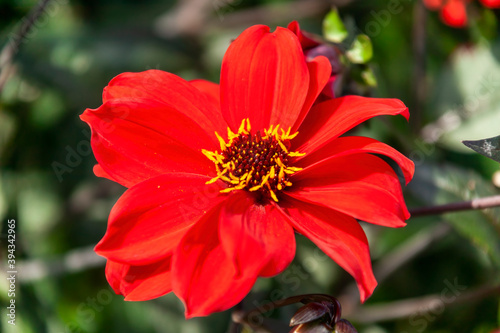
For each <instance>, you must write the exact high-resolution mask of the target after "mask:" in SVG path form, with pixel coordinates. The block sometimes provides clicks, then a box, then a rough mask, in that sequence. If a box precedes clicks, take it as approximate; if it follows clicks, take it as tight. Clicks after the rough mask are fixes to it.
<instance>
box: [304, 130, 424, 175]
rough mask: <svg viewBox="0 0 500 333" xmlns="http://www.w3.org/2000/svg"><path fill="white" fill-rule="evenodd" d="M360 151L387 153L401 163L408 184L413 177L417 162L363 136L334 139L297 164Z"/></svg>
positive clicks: (305, 164) (305, 163)
mask: <svg viewBox="0 0 500 333" xmlns="http://www.w3.org/2000/svg"><path fill="white" fill-rule="evenodd" d="M358 153H373V154H381V155H385V156H387V157H389V158H391V159H393V160H394V161H395V162H396V163H397V164H398V165H399V167H400V168H401V170H402V171H403V174H404V176H405V180H406V184H408V182H410V180H411V179H412V178H413V174H414V172H415V164H414V163H413V162H412V161H411V160H410V159H408V158H407V157H405V156H404V155H403V154H401V153H400V152H398V151H397V150H396V149H394V148H392V147H390V146H388V145H386V144H385V143H382V142H380V141H377V140H375V139H371V138H366V137H362V136H346V137H340V138H337V139H335V140H332V141H330V142H329V143H328V144H326V145H324V146H323V147H322V148H320V149H318V150H316V151H314V152H312V153H311V154H309V155H305V156H304V157H302V158H301V159H300V160H297V162H296V163H295V165H296V166H298V167H306V166H308V165H312V164H314V163H317V162H319V161H321V160H323V159H325V158H329V157H333V156H337V157H338V156H343V155H351V154H358Z"/></svg>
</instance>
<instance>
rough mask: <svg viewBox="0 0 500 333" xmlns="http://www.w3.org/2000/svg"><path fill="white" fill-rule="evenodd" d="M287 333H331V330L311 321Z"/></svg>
mask: <svg viewBox="0 0 500 333" xmlns="http://www.w3.org/2000/svg"><path fill="white" fill-rule="evenodd" d="M289 333H332V329H331V328H328V327H327V326H326V325H325V324H321V323H319V322H317V321H313V322H310V323H305V324H300V325H298V326H295V327H294V328H292V330H291V331H290V332H289Z"/></svg>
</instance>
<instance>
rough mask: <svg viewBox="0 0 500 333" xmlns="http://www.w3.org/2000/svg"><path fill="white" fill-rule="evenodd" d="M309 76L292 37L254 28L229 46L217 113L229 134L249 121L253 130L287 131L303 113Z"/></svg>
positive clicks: (279, 30) (279, 31)
mask: <svg viewBox="0 0 500 333" xmlns="http://www.w3.org/2000/svg"><path fill="white" fill-rule="evenodd" d="M308 87H309V73H308V70H307V65H306V62H305V59H304V55H303V53H302V49H301V47H300V44H299V41H298V39H297V37H296V36H295V35H294V34H293V32H291V31H290V30H288V29H285V28H280V27H278V28H277V29H276V31H275V32H274V33H269V27H266V26H263V25H256V26H253V27H251V28H248V29H246V30H245V31H244V32H243V33H242V34H241V35H240V36H239V37H238V38H236V40H235V41H234V42H232V43H231V45H230V46H229V48H228V50H227V52H226V54H225V56H224V59H223V61H222V68H221V106H222V113H223V115H224V118H225V119H226V121H227V123H228V124H229V126H230V127H231V129H232V130H233V131H235V130H237V129H238V127H239V125H240V123H241V121H242V119H244V118H250V122H251V124H252V127H253V128H254V129H257V130H262V129H264V128H268V127H269V125H270V124H273V125H277V124H280V125H281V128H283V129H285V130H286V129H287V128H288V127H291V126H292V125H293V124H294V123H295V121H296V120H297V117H298V115H299V113H300V111H301V109H302V106H303V104H304V101H305V99H306V95H307V91H308Z"/></svg>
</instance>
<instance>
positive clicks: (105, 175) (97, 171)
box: [92, 164, 116, 182]
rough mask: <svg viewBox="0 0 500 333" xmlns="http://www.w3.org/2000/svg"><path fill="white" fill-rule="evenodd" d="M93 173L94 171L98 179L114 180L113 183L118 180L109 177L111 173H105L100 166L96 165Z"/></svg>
mask: <svg viewBox="0 0 500 333" xmlns="http://www.w3.org/2000/svg"><path fill="white" fill-rule="evenodd" d="M92 171H94V174H95V175H96V176H97V177H102V178H107V179H109V180H112V181H114V182H116V179H114V178H113V177H111V176H110V175H109V173H107V172H106V171H104V169H103V168H102V166H100V165H99V164H96V165H94V168H93V170H92Z"/></svg>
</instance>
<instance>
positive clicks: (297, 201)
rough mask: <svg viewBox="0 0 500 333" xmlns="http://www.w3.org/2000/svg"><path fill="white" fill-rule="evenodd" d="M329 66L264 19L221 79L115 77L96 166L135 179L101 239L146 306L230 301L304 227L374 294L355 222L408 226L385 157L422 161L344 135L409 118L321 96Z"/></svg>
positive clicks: (100, 249) (103, 110) (90, 118)
mask: <svg viewBox="0 0 500 333" xmlns="http://www.w3.org/2000/svg"><path fill="white" fill-rule="evenodd" d="M330 73H331V65H330V62H329V61H328V59H326V58H325V57H322V56H319V57H316V58H314V59H311V60H310V61H306V59H305V57H304V54H303V51H302V48H301V45H300V43H299V39H298V38H297V36H296V35H295V34H294V33H293V32H291V31H290V30H288V29H284V28H279V27H278V28H277V29H276V31H275V32H273V33H270V32H269V28H268V27H266V26H262V25H257V26H253V27H250V28H249V29H247V30H245V31H244V32H243V33H242V34H241V35H240V36H239V37H238V38H237V39H236V40H235V41H234V42H233V43H232V44H231V45H230V47H229V48H228V50H227V52H226V54H225V56H224V59H223V63H222V70H221V79H220V86H219V85H217V84H214V83H210V82H207V81H203V80H195V81H189V82H188V81H185V80H183V79H181V78H180V77H178V76H176V75H173V74H170V73H166V72H163V71H159V70H149V71H146V72H142V73H124V74H121V75H119V76H117V77H115V78H114V79H113V80H111V82H110V83H109V85H108V86H107V87H106V88H105V89H104V93H103V104H102V106H100V107H99V108H97V109H93V110H92V109H87V110H86V111H85V112H84V113H83V114H82V116H81V119H82V120H83V121H85V122H86V123H88V124H89V126H90V127H91V129H92V138H91V144H92V149H93V152H94V155H95V157H96V159H97V162H98V164H97V165H96V166H95V168H94V172H95V174H96V175H98V176H101V177H105V178H108V179H111V180H113V181H116V182H118V183H120V184H122V185H124V186H126V187H128V189H127V191H126V192H125V193H124V194H123V195H122V197H121V198H120V199H119V200H118V201H117V203H116V204H115V206H114V207H113V209H112V211H111V213H110V216H109V221H108V229H107V231H106V234H105V235H104V237H103V239H102V240H101V241H100V242H99V244H98V245H97V246H96V248H95V250H96V252H97V253H98V254H100V255H102V256H104V257H106V258H107V265H106V276H107V279H108V281H109V283H110V285H111V286H112V288H113V289H114V290H115V292H116V293H118V294H121V295H124V296H125V299H126V300H131V301H140V300H148V299H152V298H156V297H159V296H162V295H164V294H166V293H169V292H172V291H173V292H174V293H175V294H176V295H177V296H178V297H179V298H180V299H181V300H182V301H183V302H184V304H185V307H186V316H187V317H193V316H203V315H208V314H210V313H213V312H215V311H222V310H225V309H228V308H230V307H232V306H234V305H235V304H237V303H238V302H239V301H241V299H242V298H243V297H244V296H245V295H246V294H247V293H248V292H249V291H250V289H251V288H252V286H253V284H254V282H255V280H256V279H257V278H258V277H270V276H274V275H276V274H279V273H280V272H282V271H283V270H284V269H285V268H286V267H287V266H288V265H289V264H290V262H291V261H292V259H293V257H294V255H295V233H296V232H298V233H300V234H302V235H304V236H306V237H308V238H309V239H311V240H312V241H313V242H314V243H315V244H316V245H317V246H318V247H319V248H321V249H322V250H323V251H324V252H325V253H326V254H328V255H329V256H330V257H331V258H332V259H333V260H335V261H336V262H337V263H338V264H339V265H340V266H342V267H343V268H344V269H345V270H346V271H347V272H349V273H350V274H351V275H352V276H353V277H354V278H355V279H356V281H357V283H358V286H359V290H360V295H361V300H362V301H364V300H365V299H366V298H367V297H369V296H370V295H371V294H372V292H373V290H374V288H375V286H376V284H377V282H376V281H375V278H374V276H373V272H372V268H371V261H370V254H369V248H368V243H367V239H366V236H365V234H364V232H363V230H362V228H361V227H360V225H359V223H358V222H357V221H356V219H360V220H363V221H366V222H371V223H375V224H379V225H384V226H390V227H401V226H404V225H405V223H404V221H405V220H406V219H408V217H409V213H408V211H407V209H406V205H405V202H404V199H403V196H402V190H401V186H400V183H399V180H398V177H397V175H396V173H395V171H393V169H392V168H391V167H390V166H389V164H387V163H386V162H385V161H384V160H383V159H381V158H380V157H379V156H376V155H384V156H387V157H389V158H391V159H393V160H394V161H395V162H396V163H397V164H398V165H399V166H400V168H401V170H402V172H403V174H404V176H405V179H406V182H408V181H409V180H410V179H411V178H412V175H413V163H412V162H411V161H410V160H408V159H407V158H406V157H404V156H403V155H401V154H400V153H399V152H397V151H396V150H394V149H393V148H391V147H389V146H387V145H385V144H383V143H381V142H378V141H376V140H373V139H370V138H366V137H341V135H342V134H343V133H345V132H346V131H348V130H349V129H351V128H353V127H354V126H356V125H358V124H359V123H361V122H363V121H365V120H367V119H369V118H371V117H374V116H377V115H403V116H405V117H406V118H408V116H409V114H408V109H407V108H406V106H405V105H404V104H403V103H402V102H401V101H399V100H396V99H375V98H364V97H358V96H346V97H341V98H335V99H330V100H328V101H325V102H322V103H316V104H315V101H316V99H317V97H318V95H319V94H320V92H321V91H322V90H323V88H324V86H325V85H326V84H327V82H328V80H329V78H330ZM313 104H314V106H313ZM375 154H376V155H375Z"/></svg>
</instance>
